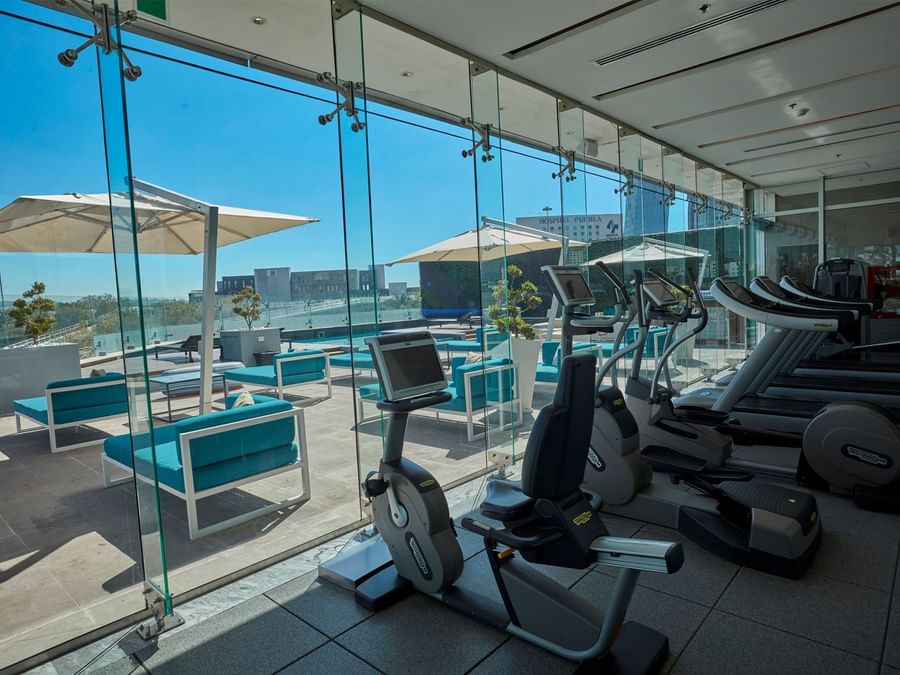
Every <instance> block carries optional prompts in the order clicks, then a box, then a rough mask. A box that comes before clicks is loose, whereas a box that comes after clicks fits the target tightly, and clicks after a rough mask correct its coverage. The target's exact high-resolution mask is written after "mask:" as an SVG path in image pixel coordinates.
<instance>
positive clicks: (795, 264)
mask: <svg viewBox="0 0 900 675" xmlns="http://www.w3.org/2000/svg"><path fill="white" fill-rule="evenodd" d="M800 190H811V191H810V192H800ZM774 195H775V198H774V202H775V210H776V212H783V211H790V210H793V209H798V208H800V209H806V208H812V209H815V208H816V207H817V205H818V188H817V186H816V185H815V184H814V183H810V184H806V185H802V186H800V185H798V186H791V187H789V188H784V189H782V188H777V189H776V191H775V193H774ZM767 223H768V224H767V228H766V230H765V259H766V264H765V273H766V274H767V275H768V276H769V277H771V278H772V279H775V280H776V281H777V280H778V279H780V278H781V277H782V276H783V275H785V274H787V275H790V276H793V277H797V278H798V279H799V280H801V281H803V282H804V283H812V280H813V274H814V272H815V269H816V265H817V264H818V259H819V246H818V241H819V237H818V231H819V214H818V213H817V212H816V211H815V210H813V211H812V212H810V213H794V214H789V215H779V216H776V217H775V218H773V219H771V220H768V221H767Z"/></svg>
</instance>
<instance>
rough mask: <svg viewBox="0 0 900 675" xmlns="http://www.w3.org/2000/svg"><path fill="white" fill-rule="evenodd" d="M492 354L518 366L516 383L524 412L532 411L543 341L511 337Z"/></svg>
mask: <svg viewBox="0 0 900 675" xmlns="http://www.w3.org/2000/svg"><path fill="white" fill-rule="evenodd" d="M490 354H491V356H494V357H497V358H504V359H511V360H512V362H513V363H515V364H516V382H517V383H518V393H519V400H520V401H521V402H522V411H523V412H528V411H530V410H531V399H532V398H533V397H534V379H535V376H536V375H537V364H538V358H539V357H540V354H541V341H540V340H526V339H525V338H517V337H512V336H510V338H509V339H508V340H504V341H503V342H501V343H500V344H498V345H497V346H495V347H494V348H493V349H491V352H490Z"/></svg>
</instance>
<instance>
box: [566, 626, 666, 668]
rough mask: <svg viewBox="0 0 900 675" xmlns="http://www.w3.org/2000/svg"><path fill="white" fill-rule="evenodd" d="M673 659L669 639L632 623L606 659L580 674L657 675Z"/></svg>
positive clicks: (584, 665) (594, 661)
mask: <svg viewBox="0 0 900 675" xmlns="http://www.w3.org/2000/svg"><path fill="white" fill-rule="evenodd" d="M668 656H669V638H667V637H666V636H665V635H663V634H662V633H659V632H657V631H655V630H653V629H652V628H649V627H648V626H645V625H643V624H640V623H637V622H636V621H628V622H626V623H625V624H623V625H622V629H621V630H620V631H619V637H618V638H617V639H616V641H615V642H614V643H613V646H612V648H610V650H609V652H608V653H607V654H606V656H604V657H603V658H602V659H592V660H590V661H585V662H584V663H582V664H581V665H580V666H579V667H578V670H576V671H575V672H576V673H579V674H583V675H587V673H604V675H605V674H606V673H615V675H655V674H656V673H659V672H660V671H661V670H662V667H663V665H664V664H665V662H666V658H667V657H668Z"/></svg>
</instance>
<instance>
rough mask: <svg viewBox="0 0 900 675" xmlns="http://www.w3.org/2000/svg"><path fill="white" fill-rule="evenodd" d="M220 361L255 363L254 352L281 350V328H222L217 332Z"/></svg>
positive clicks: (249, 364)
mask: <svg viewBox="0 0 900 675" xmlns="http://www.w3.org/2000/svg"><path fill="white" fill-rule="evenodd" d="M219 344H220V345H221V353H220V355H219V359H220V360H222V361H240V362H241V363H243V364H244V365H245V366H249V367H253V366H255V365H256V356H255V354H257V353H259V352H280V351H281V329H279V328H253V329H251V330H223V331H222V332H221V333H220V334H219Z"/></svg>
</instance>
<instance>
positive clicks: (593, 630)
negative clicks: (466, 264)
mask: <svg viewBox="0 0 900 675" xmlns="http://www.w3.org/2000/svg"><path fill="white" fill-rule="evenodd" d="M366 342H367V343H368V345H369V349H370V351H371V353H372V357H373V362H374V364H375V370H376V372H377V374H378V379H379V382H380V384H381V388H382V395H383V397H384V398H383V400H382V401H380V402H379V403H378V407H379V408H380V409H381V410H382V411H383V412H384V413H385V415H386V422H387V431H386V438H385V442H384V455H383V457H382V459H381V462H380V465H379V468H378V470H377V471H373V472H372V473H370V474H369V475H368V476H367V478H366V480H365V481H364V482H363V491H364V493H365V494H366V496H367V497H368V498H369V499H370V500H371V504H372V511H373V516H374V519H375V524H376V526H377V530H378V532H379V534H380V535H381V537H382V541H383V544H384V548H385V549H386V550H387V551H388V552H389V555H390V557H389V559H388V560H384V561H381V562H377V561H378V559H379V553H378V552H377V551H378V546H379V544H378V543H377V542H376V543H375V544H373V546H372V547H360V549H359V550H357V551H355V552H351V553H350V554H349V556H347V557H346V559H344V560H339V561H337V562H336V563H335V564H333V565H331V566H330V569H328V570H326V572H325V573H323V571H322V569H321V568H320V576H322V577H324V578H326V579H328V580H330V581H335V582H337V583H339V584H341V585H343V586H345V587H348V586H349V587H354V588H355V592H356V597H357V600H358V601H359V602H360V603H361V604H363V605H364V606H366V607H369V608H374V609H380V608H381V607H383V606H385V605H386V604H389V603H390V602H392V601H395V600H396V599H397V598H400V597H402V596H403V595H404V592H405V590H411V589H415V590H418V591H420V592H422V593H425V594H427V595H429V596H431V597H433V598H435V599H437V600H440V601H441V602H444V603H446V604H448V605H450V606H451V607H453V608H454V609H457V610H459V611H461V612H464V613H465V614H467V615H468V616H470V617H473V618H476V619H479V620H481V621H484V622H485V623H487V624H489V625H491V626H493V627H495V628H499V629H502V630H505V631H507V632H508V633H511V634H512V635H515V636H517V637H519V638H521V639H523V640H525V641H527V642H530V643H532V644H534V645H537V646H539V647H541V648H543V649H546V650H547V651H550V652H552V653H553V654H556V655H557V656H561V657H563V658H566V659H570V660H572V661H578V662H584V661H591V663H592V665H594V662H595V660H599V661H601V662H602V663H601V664H599V665H601V666H602V667H603V668H605V669H608V671H609V672H629V673H651V672H655V671H656V670H658V669H659V667H660V666H661V665H662V663H663V662H664V661H665V658H666V655H667V653H668V641H667V639H666V638H665V636H663V635H661V634H660V633H658V632H656V631H654V630H652V629H650V628H647V627H645V626H642V625H640V624H637V623H635V622H627V623H623V622H624V618H625V613H626V611H627V609H628V605H629V602H630V600H631V596H632V593H633V591H634V588H635V585H636V583H637V579H638V575H639V574H640V572H641V571H654V572H661V573H667V574H671V573H674V572H676V571H677V570H678V569H679V568H680V567H681V565H682V562H683V556H684V554H683V550H682V547H681V545H680V544H677V543H669V542H659V541H647V540H636V539H618V538H613V537H609V536H608V532H607V530H606V528H605V527H604V525H603V522H602V521H601V519H600V517H599V516H598V515H597V512H596V506H597V505H596V503H592V502H591V501H590V500H589V498H588V496H587V495H586V494H585V493H584V492H582V490H581V489H580V483H581V477H582V474H583V467H584V461H585V457H586V455H587V451H588V443H589V439H590V427H591V424H590V416H589V415H588V414H587V413H588V412H589V410H590V407H591V403H590V398H591V397H590V393H591V390H592V389H593V374H594V371H595V364H596V361H595V358H594V356H593V355H589V354H585V355H579V356H574V357H571V358H568V359H566V360H564V362H563V364H562V368H561V373H560V385H559V388H558V389H557V394H556V398H555V399H554V401H553V403H552V404H551V405H549V406H547V407H546V408H544V409H543V410H541V412H540V413H539V415H538V417H537V420H536V422H535V424H534V427H533V429H532V432H531V436H530V438H529V441H528V447H527V449H526V454H525V459H524V464H523V471H522V481H521V482H510V481H504V480H499V479H495V480H491V481H489V482H488V489H487V497H486V499H485V500H484V503H483V504H482V507H481V513H482V516H483V517H484V518H486V519H491V521H499V523H502V526H497V523H494V522H485V521H483V520H481V519H479V518H464V519H463V521H462V526H463V527H464V528H465V529H466V530H468V531H469V532H472V533H474V534H476V535H478V536H479V537H481V538H482V539H483V541H484V547H485V553H486V555H487V558H488V560H489V562H490V567H491V571H492V574H493V578H494V581H495V582H496V584H497V588H498V589H499V591H500V596H501V598H502V603H498V602H496V601H495V600H493V599H492V598H490V597H488V596H485V595H481V594H480V593H478V589H477V588H476V589H474V590H473V589H469V588H464V587H462V586H461V585H460V584H459V583H457V582H458V581H459V579H460V575H461V574H462V572H463V568H464V565H465V560H464V557H463V553H462V549H461V548H460V545H459V542H458V541H457V536H456V530H455V526H454V523H453V520H452V519H451V517H450V511H449V508H448V506H447V500H446V497H445V495H444V492H443V490H442V489H441V487H440V485H439V484H438V482H437V480H435V478H434V477H433V476H432V475H431V474H430V473H428V472H427V471H426V470H425V469H423V468H422V467H421V466H419V465H418V464H415V463H414V462H412V461H410V460H409V459H406V458H405V457H403V442H404V435H405V430H406V424H407V420H408V417H409V414H410V413H411V412H414V411H416V410H421V409H423V408H427V407H428V406H431V405H434V404H437V403H441V402H443V401H445V400H447V398H448V397H449V395H448V394H447V393H446V392H445V391H444V387H445V386H446V380H445V375H444V371H443V369H442V367H441V362H440V356H439V355H438V352H437V348H436V345H435V341H434V338H433V337H432V336H431V335H430V334H429V333H425V332H423V333H412V334H409V333H407V334H404V335H398V336H378V337H372V338H368V339H367V340H366ZM486 384H487V385H489V383H486ZM373 561H376V562H375V563H374V564H373ZM529 563H543V564H547V565H555V566H560V567H568V568H576V569H584V568H587V567H588V566H590V565H592V564H595V563H599V564H602V565H604V566H608V567H615V568H619V569H620V572H619V575H618V578H617V581H616V584H615V588H614V590H613V592H612V594H611V596H610V600H609V603H608V606H607V608H606V612H605V613H604V612H601V611H598V610H597V608H595V607H594V606H593V605H592V604H591V603H588V602H587V601H585V600H584V599H583V598H581V597H580V596H578V595H576V594H575V593H574V592H572V591H571V590H569V589H568V588H566V587H565V586H562V585H560V584H558V583H557V582H555V581H553V580H552V579H550V578H549V577H547V576H545V575H544V574H542V573H540V572H539V571H537V569H536V568H535V567H533V566H532V565H531V564H529ZM351 570H352V571H351ZM340 574H343V575H344V577H343V578H342V579H341V578H337V577H338V576H339V575H340ZM604 672H607V671H604Z"/></svg>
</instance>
